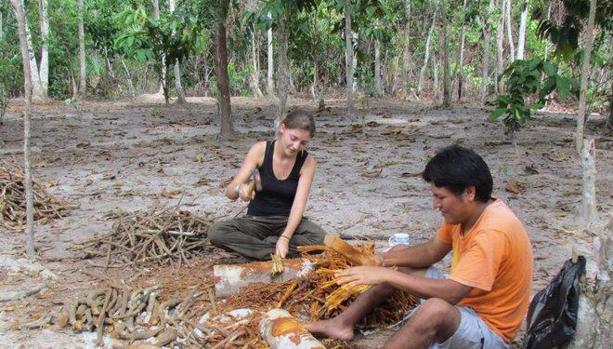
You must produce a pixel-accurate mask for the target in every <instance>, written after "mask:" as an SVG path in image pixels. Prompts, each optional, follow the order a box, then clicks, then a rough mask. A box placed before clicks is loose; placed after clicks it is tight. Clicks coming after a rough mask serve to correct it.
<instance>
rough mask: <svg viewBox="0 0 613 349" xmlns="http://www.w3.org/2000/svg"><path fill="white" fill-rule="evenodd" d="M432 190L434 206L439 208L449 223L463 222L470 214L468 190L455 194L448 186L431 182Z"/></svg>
mask: <svg viewBox="0 0 613 349" xmlns="http://www.w3.org/2000/svg"><path fill="white" fill-rule="evenodd" d="M430 189H431V190H432V208H434V209H435V210H439V211H440V212H441V214H442V215H443V218H445V222H446V223H447V224H462V223H464V221H465V220H466V218H467V216H468V211H469V208H468V207H467V206H468V200H467V198H466V197H465V196H467V191H466V190H465V191H464V193H462V194H461V195H455V194H454V193H453V192H452V191H450V190H449V189H447V187H437V186H436V185H434V183H430Z"/></svg>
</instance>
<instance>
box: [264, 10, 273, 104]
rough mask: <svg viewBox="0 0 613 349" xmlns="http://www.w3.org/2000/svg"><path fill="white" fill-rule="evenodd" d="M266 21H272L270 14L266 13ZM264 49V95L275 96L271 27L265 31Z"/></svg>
mask: <svg viewBox="0 0 613 349" xmlns="http://www.w3.org/2000/svg"><path fill="white" fill-rule="evenodd" d="M267 16H268V20H269V21H271V20H272V14H271V13H270V12H268V15H267ZM266 48H267V56H266V57H267V63H268V65H267V71H266V93H268V95H269V96H274V95H275V81H274V78H273V74H274V57H273V55H274V51H273V47H272V26H270V27H269V28H268V30H266Z"/></svg>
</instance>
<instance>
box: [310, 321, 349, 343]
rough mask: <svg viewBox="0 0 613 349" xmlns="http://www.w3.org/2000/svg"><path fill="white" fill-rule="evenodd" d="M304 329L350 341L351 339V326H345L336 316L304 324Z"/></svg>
mask: <svg viewBox="0 0 613 349" xmlns="http://www.w3.org/2000/svg"><path fill="white" fill-rule="evenodd" d="M306 329H307V330H308V331H309V332H311V333H312V334H315V335H323V336H326V337H329V338H334V339H340V340H343V341H350V340H352V339H353V327H351V326H347V325H345V324H344V323H342V321H339V320H338V319H337V318H333V319H329V320H320V321H316V322H312V323H310V324H308V325H306Z"/></svg>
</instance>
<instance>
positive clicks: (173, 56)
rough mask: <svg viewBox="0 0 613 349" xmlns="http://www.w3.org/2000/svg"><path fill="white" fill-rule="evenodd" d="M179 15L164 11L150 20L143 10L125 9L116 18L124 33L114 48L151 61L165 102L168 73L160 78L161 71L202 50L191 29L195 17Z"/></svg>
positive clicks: (195, 30) (195, 34) (196, 36)
mask: <svg viewBox="0 0 613 349" xmlns="http://www.w3.org/2000/svg"><path fill="white" fill-rule="evenodd" d="M181 14H183V13H182V11H176V12H175V13H168V12H165V13H163V14H162V15H160V18H154V17H153V16H149V15H147V12H146V11H145V9H144V8H143V7H138V8H136V9H133V8H127V9H125V10H123V11H122V12H121V13H119V14H118V15H117V17H116V20H117V21H118V22H119V23H122V24H123V26H124V27H125V28H126V30H125V31H124V32H123V33H122V34H121V35H119V37H117V39H115V44H114V48H115V49H116V50H117V51H118V52H121V53H123V54H124V55H125V56H128V57H133V58H136V59H137V60H140V61H142V62H145V61H153V62H154V67H155V70H156V71H157V72H158V74H160V78H161V79H162V81H163V82H162V86H163V88H164V97H165V100H166V102H168V99H169V91H168V90H169V88H168V85H169V79H170V75H171V74H166V76H162V72H163V71H164V68H165V70H166V71H167V72H170V71H171V67H172V66H174V64H175V63H177V62H181V61H183V60H184V59H186V58H187V57H188V56H189V55H190V54H191V53H193V52H196V50H197V49H198V48H201V47H204V44H203V43H202V42H201V41H202V39H203V38H202V36H201V35H199V31H198V30H197V28H196V27H195V24H196V22H197V18H196V17H194V16H189V15H187V16H181Z"/></svg>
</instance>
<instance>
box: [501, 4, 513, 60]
mask: <svg viewBox="0 0 613 349" xmlns="http://www.w3.org/2000/svg"><path fill="white" fill-rule="evenodd" d="M503 1H505V2H506V5H505V14H504V17H505V18H506V27H507V41H508V42H509V62H513V61H514V60H515V44H514V42H515V41H513V26H512V25H511V18H512V17H511V16H512V14H513V5H512V3H511V0H503Z"/></svg>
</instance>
